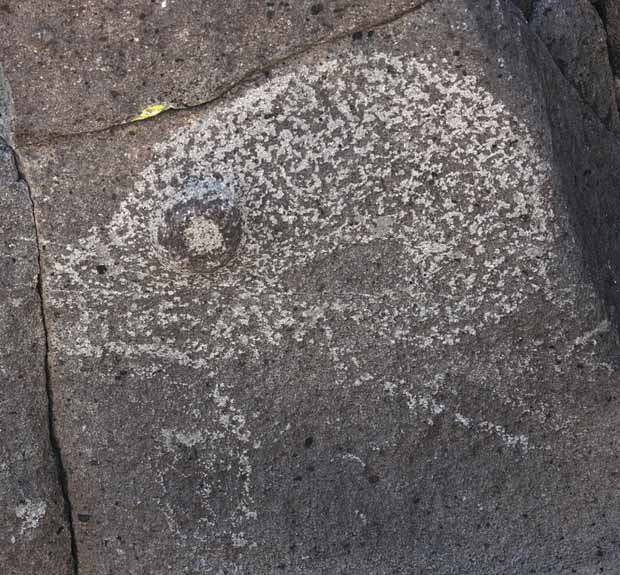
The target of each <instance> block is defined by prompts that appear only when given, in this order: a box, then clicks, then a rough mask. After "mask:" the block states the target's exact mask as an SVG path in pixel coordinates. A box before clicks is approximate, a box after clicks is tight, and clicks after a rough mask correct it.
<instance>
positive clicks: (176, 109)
mask: <svg viewBox="0 0 620 575" xmlns="http://www.w3.org/2000/svg"><path fill="white" fill-rule="evenodd" d="M433 1H435V0H420V2H418V3H416V4H415V5H413V6H410V7H409V8H407V9H405V10H401V11H399V12H397V13H395V14H392V15H390V16H388V17H386V18H383V19H381V20H374V21H373V22H369V23H367V24H365V25H364V26H359V27H357V28H355V29H350V30H346V31H344V32H342V33H340V34H336V35H334V36H330V37H329V38H326V39H323V40H319V41H318V42H311V43H308V44H305V45H304V46H301V47H300V48H298V49H296V50H291V51H290V52H288V53H287V54H285V55H284V56H281V57H279V58H274V59H273V60H271V61H270V62H269V63H268V64H266V65H265V66H262V67H260V68H253V69H252V70H250V71H249V72H247V73H246V74H243V75H242V76H241V77H240V78H238V79H236V80H234V81H233V82H231V83H230V84H227V85H226V86H224V87H223V88H222V89H220V90H219V91H218V92H216V93H215V94H214V95H213V97H211V98H209V99H208V100H205V101H204V102H200V103H198V104H184V103H182V102H181V104H178V105H172V106H170V107H168V108H165V109H164V110H162V111H161V112H160V113H159V114H155V115H153V116H150V117H146V118H144V119H140V120H136V119H134V120H127V121H124V122H119V123H117V124H111V125H109V126H105V127H103V128H97V129H95V130H83V131H80V132H72V133H67V134H60V133H56V134H54V133H52V134H49V135H48V136H47V137H46V138H43V139H37V140H29V139H24V140H23V141H22V142H21V144H22V145H24V146H33V147H34V146H42V145H47V144H51V143H55V142H61V141H67V140H73V139H74V138H79V137H82V136H92V135H97V134H104V133H107V132H115V131H116V130H119V129H125V128H128V127H130V126H133V125H134V124H136V123H138V122H151V121H154V120H157V119H159V118H161V117H163V116H167V115H169V114H174V113H183V112H192V111H199V110H204V109H205V108H206V107H207V106H211V105H212V104H215V103H216V102H219V101H220V100H222V99H223V98H225V97H226V96H227V95H228V94H230V93H231V92H232V91H233V90H235V89H236V88H238V87H240V86H243V85H244V84H245V83H246V82H248V81H249V80H250V79H252V78H254V77H256V76H257V75H259V74H266V73H268V72H269V71H270V70H272V69H273V68H275V67H276V66H280V65H282V64H285V63H287V62H288V61H289V60H292V59H293V58H298V57H299V56H302V55H304V54H305V53H307V52H309V51H311V50H314V49H315V48H319V47H321V46H329V45H330V44H335V43H337V42H340V41H342V40H343V39H344V38H347V37H348V36H352V37H355V36H356V35H357V34H362V33H364V32H370V31H371V30H375V29H377V28H382V27H385V26H389V25H390V24H393V23H394V22H397V21H398V20H401V19H402V18H406V17H407V16H409V15H411V14H413V13H414V12H417V11H418V10H420V9H421V8H423V7H424V6H426V5H427V4H430V3H431V2H433Z"/></svg>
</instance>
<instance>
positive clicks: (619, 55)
mask: <svg viewBox="0 0 620 575" xmlns="http://www.w3.org/2000/svg"><path fill="white" fill-rule="evenodd" d="M599 6H600V7H601V12H602V14H603V18H604V20H605V28H606V30H607V43H608V46H609V58H610V60H611V65H612V68H613V71H614V74H615V75H616V76H620V4H618V2H615V1H614V0H599Z"/></svg>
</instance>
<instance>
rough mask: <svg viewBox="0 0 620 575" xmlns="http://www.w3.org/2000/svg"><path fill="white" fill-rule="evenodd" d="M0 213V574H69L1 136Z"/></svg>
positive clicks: (39, 346)
mask: <svg viewBox="0 0 620 575" xmlns="http://www.w3.org/2000/svg"><path fill="white" fill-rule="evenodd" d="M0 101H1V98H0ZM0 213H2V218H3V221H2V227H1V228H0V430H1V432H2V442H1V443H0V573H2V574H3V575H26V574H33V573H37V574H38V573H53V574H54V575H56V574H58V575H69V574H70V573H72V568H71V552H70V544H69V541H70V538H69V532H68V529H67V525H66V522H65V519H64V516H63V513H64V511H63V510H64V501H63V497H62V492H61V489H60V485H59V483H58V472H57V469H56V465H55V458H54V454H53V452H52V450H51V447H50V441H49V435H48V413H47V410H48V404H47V394H46V386H45V336H44V332H43V326H42V322H41V307H40V300H39V295H38V292H37V277H38V264H37V247H36V241H35V233H34V227H33V220H32V208H31V204H30V199H29V196H28V190H27V187H26V185H25V184H24V182H22V181H20V180H19V177H18V173H17V170H16V167H15V162H14V159H13V152H12V150H11V149H10V148H9V147H8V145H6V143H5V142H3V141H2V140H1V139H0Z"/></svg>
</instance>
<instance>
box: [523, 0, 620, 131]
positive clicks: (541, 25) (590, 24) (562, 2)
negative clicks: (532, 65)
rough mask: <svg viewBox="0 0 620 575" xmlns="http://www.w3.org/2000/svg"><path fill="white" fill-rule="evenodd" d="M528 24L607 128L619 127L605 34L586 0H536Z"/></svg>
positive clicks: (593, 9) (615, 129) (618, 128)
mask: <svg viewBox="0 0 620 575" xmlns="http://www.w3.org/2000/svg"><path fill="white" fill-rule="evenodd" d="M531 26H532V29H533V30H534V32H536V33H537V34H538V35H539V36H540V38H541V39H542V40H543V42H544V43H545V44H546V45H547V48H548V49H549V52H550V53H551V55H552V56H553V58H554V60H555V61H556V63H557V65H558V66H559V67H560V69H561V70H562V72H563V73H564V75H565V76H566V77H567V78H568V80H569V81H571V82H572V83H573V84H574V85H575V87H576V88H577V90H578V91H579V93H580V94H581V96H582V97H583V99H584V101H585V102H586V103H587V104H589V105H590V106H592V108H593V110H594V111H595V113H596V114H597V115H598V117H599V118H601V120H602V121H603V122H604V124H605V125H606V126H607V127H609V128H610V129H612V130H614V131H615V132H618V131H619V130H620V116H619V115H618V105H617V101H616V88H615V84H614V78H613V74H612V71H611V66H610V64H609V53H608V50H607V36H606V34H605V29H604V27H603V23H602V22H601V19H600V17H599V15H598V14H597V12H596V10H595V8H594V7H593V6H592V4H591V2H589V1H588V0H539V1H538V2H536V4H535V7H534V10H533V13H532V15H531Z"/></svg>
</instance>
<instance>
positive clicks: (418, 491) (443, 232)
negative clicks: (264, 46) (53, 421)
mask: <svg viewBox="0 0 620 575" xmlns="http://www.w3.org/2000/svg"><path fill="white" fill-rule="evenodd" d="M596 101H598V100H596ZM22 121H25V120H22ZM22 125H23V124H22ZM618 152H619V150H618V143H617V141H616V140H615V139H614V138H613V137H612V136H611V135H610V133H609V132H608V131H607V130H606V129H605V127H604V126H603V125H602V124H601V122H600V120H599V118H598V117H597V115H596V114H595V113H594V112H593V111H592V110H591V109H590V108H589V107H588V106H585V105H584V104H583V103H582V101H581V100H580V98H579V96H578V94H577V93H576V91H575V89H574V88H573V86H572V85H571V83H570V82H569V81H568V80H567V79H566V78H565V77H564V76H563V75H562V74H561V73H560V72H559V70H558V69H557V68H556V66H555V65H554V63H553V61H552V60H551V58H550V56H549V55H548V53H547V50H546V48H545V47H544V46H543V45H542V43H540V42H539V41H538V39H537V38H536V37H535V36H533V35H532V34H531V32H530V31H529V29H528V26H527V23H526V22H525V20H524V19H523V18H522V16H521V15H520V14H518V13H517V11H516V9H515V8H513V7H511V6H510V4H509V3H505V4H504V3H497V2H486V1H482V2H481V1H476V2H474V1H473V0H472V1H471V2H466V1H462V0H449V1H448V0H446V1H443V2H439V1H437V2H433V3H430V4H428V5H426V6H425V7H424V8H422V9H420V10H419V11H415V12H412V13H411V14H409V15H408V16H406V17H402V18H400V19H398V20H397V21H395V22H393V23H391V24H389V25H385V26H381V27H379V28H377V29H376V30H374V32H373V33H372V34H370V33H365V34H363V35H362V36H361V38H360V36H357V35H356V37H355V38H354V39H353V38H348V37H347V38H346V39H342V40H340V41H335V42H331V43H329V44H326V45H324V46H319V47H316V48H315V49H313V50H312V51H309V52H307V53H306V54H304V55H302V56H300V57H298V58H295V59H293V58H291V59H289V60H288V61H287V62H285V63H283V64H282V65H280V66H278V67H277V68H276V69H274V70H273V72H272V73H271V75H270V76H269V77H261V78H255V79H254V80H252V81H248V82H246V83H245V84H244V85H243V86H240V87H239V88H238V89H236V90H235V91H233V92H231V93H230V94H229V95H228V96H227V97H226V98H222V99H221V100H220V101H219V102H217V103H214V104H213V105H212V106H209V107H207V108H205V109H204V110H200V111H198V110H196V111H193V112H192V113H176V114H169V115H167V116H165V117H161V118H160V119H158V120H157V121H153V122H144V123H138V124H135V125H134V126H131V127H126V128H124V129H120V130H115V131H110V132H106V133H102V134H98V135H91V136H82V137H79V138H67V139H61V140H58V141H54V142H51V143H48V144H42V145H37V146H29V147H24V148H23V149H22V154H23V157H24V163H25V168H26V172H27V174H28V178H29V181H30V184H31V187H32V191H33V195H34V198H35V203H36V214H37V220H38V224H39V230H40V239H41V244H42V247H43V248H44V250H43V258H42V261H43V272H44V291H45V294H46V305H47V306H48V318H49V321H48V326H49V350H50V366H51V373H52V379H51V381H52V384H53V386H54V390H55V397H56V399H57V402H56V409H57V412H58V418H59V421H60V422H61V423H62V425H60V426H59V441H60V444H61V445H62V448H63V457H64V461H65V466H66V468H67V472H68V480H69V493H70V494H71V499H72V507H73V512H74V516H73V523H74V525H75V535H76V542H77V547H78V549H79V558H80V564H79V572H80V573H81V574H83V575H94V574H99V573H106V574H107V573H109V574H116V573H149V574H153V575H159V574H164V573H179V574H180V573H183V574H198V573H200V574H201V575H202V574H210V573H213V574H219V573H239V574H248V575H249V574H253V575H254V574H262V573H277V572H285V573H294V574H308V575H309V574H315V573H323V572H326V573H341V574H345V573H346V574H349V573H373V574H374V573H376V574H384V573H385V574H387V573H392V574H394V573H403V574H404V573H412V572H413V573H415V572H432V573H437V574H448V573H480V572H484V573H487V572H488V573H498V574H521V573H527V572H545V571H547V572H553V573H568V572H576V573H581V574H589V573H594V572H600V570H603V572H605V570H611V571H610V572H613V570H614V569H615V568H616V566H617V565H618V561H619V560H620V548H619V545H620V536H619V534H618V530H617V525H618V522H619V520H620V493H619V492H618V489H617V477H618V474H619V473H620V468H619V466H618V460H617V458H616V452H617V442H618V432H617V429H616V428H617V421H618V416H619V415H620V413H619V412H620V404H619V403H618V388H617V381H618V353H617V350H618V347H617V346H618V341H617V337H616V332H615V329H614V328H612V324H611V323H610V314H611V316H612V317H613V314H614V306H615V308H616V309H617V296H618V294H617V284H616V278H617V272H618V262H619V261H620V259H619V258H618V253H617V252H618V247H617V246H618V245H619V244H618V241H617V239H618V238H617V236H618V234H617V224H616V223H615V219H613V218H612V217H611V216H612V215H613V214H616V213H618V208H619V206H618V205H617V204H618V200H617V199H616V197H617V194H616V182H617V181H618V180H619V179H620V173H619V171H620V167H619V166H618V157H619V156H618ZM584 262H585V263H586V264H587V265H588V266H589V268H590V272H591V277H592V278H593V284H592V283H590V282H589V281H588V280H586V279H585V277H586V276H585V272H584V267H583V265H584Z"/></svg>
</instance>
